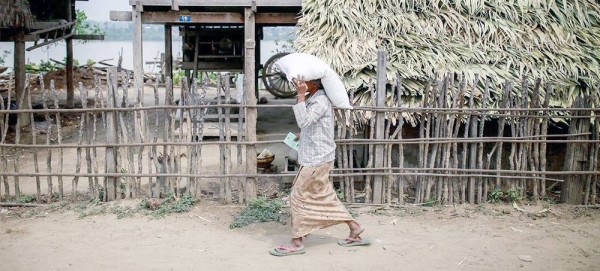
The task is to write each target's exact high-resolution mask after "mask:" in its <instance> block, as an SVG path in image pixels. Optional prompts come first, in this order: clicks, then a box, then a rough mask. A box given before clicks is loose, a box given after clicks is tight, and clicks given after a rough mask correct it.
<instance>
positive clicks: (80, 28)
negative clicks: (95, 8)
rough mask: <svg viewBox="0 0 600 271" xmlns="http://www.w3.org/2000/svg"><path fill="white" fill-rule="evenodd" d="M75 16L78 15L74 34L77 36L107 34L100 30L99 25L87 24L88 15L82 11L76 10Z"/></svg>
mask: <svg viewBox="0 0 600 271" xmlns="http://www.w3.org/2000/svg"><path fill="white" fill-rule="evenodd" d="M75 14H76V19H75V26H74V27H73V32H74V33H75V34H91V35H104V34H106V33H105V32H103V31H102V30H100V26H99V25H97V24H95V25H90V23H88V22H87V15H86V14H85V12H83V11H82V10H76V11H75Z"/></svg>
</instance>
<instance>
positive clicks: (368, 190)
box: [365, 82, 375, 203]
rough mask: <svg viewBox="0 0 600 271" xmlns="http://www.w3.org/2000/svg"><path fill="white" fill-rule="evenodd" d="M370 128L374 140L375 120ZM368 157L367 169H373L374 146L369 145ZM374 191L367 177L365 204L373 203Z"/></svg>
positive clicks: (372, 98)
mask: <svg viewBox="0 0 600 271" xmlns="http://www.w3.org/2000/svg"><path fill="white" fill-rule="evenodd" d="M369 85H370V86H371V102H372V103H373V104H375V85H373V83H372V82H370V84H369ZM369 124H370V126H369V139H370V140H373V139H374V138H375V122H374V120H371V121H370V122H369ZM367 152H368V155H369V159H368V161H367V166H366V168H371V167H373V156H374V155H372V154H373V145H372V144H369V146H368V151H367ZM372 193H373V192H372V189H371V176H370V175H367V176H366V177H365V203H372V201H371V199H372V198H373V195H372Z"/></svg>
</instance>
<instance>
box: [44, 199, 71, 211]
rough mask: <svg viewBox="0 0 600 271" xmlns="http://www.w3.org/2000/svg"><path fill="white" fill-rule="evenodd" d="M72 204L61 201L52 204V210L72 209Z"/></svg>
mask: <svg viewBox="0 0 600 271" xmlns="http://www.w3.org/2000/svg"><path fill="white" fill-rule="evenodd" d="M70 204H71V203H70V202H69V201H67V200H63V201H59V202H57V203H53V204H50V207H49V208H50V210H62V209H67V210H68V209H70V208H71V207H70Z"/></svg>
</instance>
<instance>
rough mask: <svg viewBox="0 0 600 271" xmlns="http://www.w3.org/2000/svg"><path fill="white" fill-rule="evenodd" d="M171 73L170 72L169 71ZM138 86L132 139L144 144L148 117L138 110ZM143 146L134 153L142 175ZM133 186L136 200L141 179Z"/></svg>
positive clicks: (140, 101)
mask: <svg viewBox="0 0 600 271" xmlns="http://www.w3.org/2000/svg"><path fill="white" fill-rule="evenodd" d="M168 42H170V40H168ZM165 67H170V65H165ZM171 73H172V70H171ZM157 81H159V80H158V78H157V80H155V82H157ZM138 83H139V84H141V87H136V89H137V92H136V93H137V96H136V100H135V109H137V110H136V111H134V113H135V114H134V116H135V124H136V125H134V127H137V129H136V130H135V131H134V134H135V136H134V138H136V139H138V140H139V142H140V143H142V144H143V143H145V142H146V141H147V137H148V135H149V134H150V130H149V129H150V128H149V127H148V125H147V123H148V115H147V113H146V111H144V110H140V109H142V108H144V83H143V80H142V82H138ZM144 149H145V148H144V146H142V147H141V148H136V149H135V151H136V152H137V163H138V173H142V172H143V171H144V169H143V165H142V164H143V161H142V160H143V154H144ZM148 165H149V166H150V161H148ZM134 184H135V195H134V197H135V198H138V197H140V196H141V194H142V179H141V178H140V177H137V178H135V179H134Z"/></svg>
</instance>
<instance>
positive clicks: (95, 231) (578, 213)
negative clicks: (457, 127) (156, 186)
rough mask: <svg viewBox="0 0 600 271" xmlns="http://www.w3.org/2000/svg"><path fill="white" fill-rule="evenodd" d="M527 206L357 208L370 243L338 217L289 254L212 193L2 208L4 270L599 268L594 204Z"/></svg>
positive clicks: (284, 230)
mask: <svg viewBox="0 0 600 271" xmlns="http://www.w3.org/2000/svg"><path fill="white" fill-rule="evenodd" d="M135 203H136V202H127V201H125V202H121V203H120V204H122V205H127V204H130V205H133V204H135ZM524 208H525V209H526V210H528V211H529V212H532V213H535V215H525V214H524V213H521V212H518V211H515V210H513V209H512V208H510V207H509V206H507V205H501V206H495V205H486V206H466V205H465V206H457V207H443V208H430V207H406V208H397V209H387V210H377V208H375V207H361V208H359V209H355V210H357V211H358V212H359V216H358V219H359V221H361V222H362V223H364V224H365V225H366V227H367V231H366V232H365V234H364V235H365V236H370V237H372V238H374V243H373V244H372V245H370V246H367V247H354V248H344V247H340V246H338V245H337V244H336V240H337V238H341V237H344V236H345V235H346V234H347V228H346V226H342V225H338V226H334V227H331V228H327V229H323V230H320V231H317V232H316V233H315V234H312V235H311V236H310V237H309V239H308V240H306V242H305V244H306V247H307V248H306V249H307V253H306V254H304V255H295V256H289V257H283V258H278V257H274V256H271V255H269V253H268V251H269V249H271V248H272V247H273V246H275V245H278V244H280V243H283V242H286V241H287V240H288V234H289V230H290V229H289V225H282V224H280V223H276V222H267V223H260V224H251V225H250V226H247V227H244V228H240V229H234V230H231V229H229V223H231V222H232V220H233V215H235V214H237V212H238V211H239V207H236V206H223V205H220V204H218V203H216V202H214V201H208V200H205V201H202V202H200V203H199V204H198V205H197V206H195V207H194V208H193V210H192V211H191V212H189V213H183V214H177V215H171V216H169V217H167V218H165V219H158V220H157V219H150V218H149V217H148V216H141V215H136V216H134V217H130V218H122V219H117V216H116V215H114V214H110V215H99V216H88V217H85V218H81V219H79V218H78V217H79V216H78V214H77V213H76V212H74V211H66V210H65V209H62V208H57V209H55V210H50V209H48V208H45V209H37V210H36V211H31V210H23V209H20V210H10V211H9V210H7V209H6V208H5V209H3V210H2V215H1V216H0V229H1V230H0V252H1V253H0V270H109V269H110V270H598V268H599V266H600V242H599V241H600V228H599V227H598V225H599V223H598V218H599V217H600V216H599V214H600V213H599V212H598V210H591V209H588V210H586V209H575V208H573V207H566V206H561V205H553V206H550V211H549V212H545V213H541V214H538V213H537V212H539V211H540V210H542V208H543V207H542V206H530V207H524ZM19 215H21V216H22V217H23V218H19Z"/></svg>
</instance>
